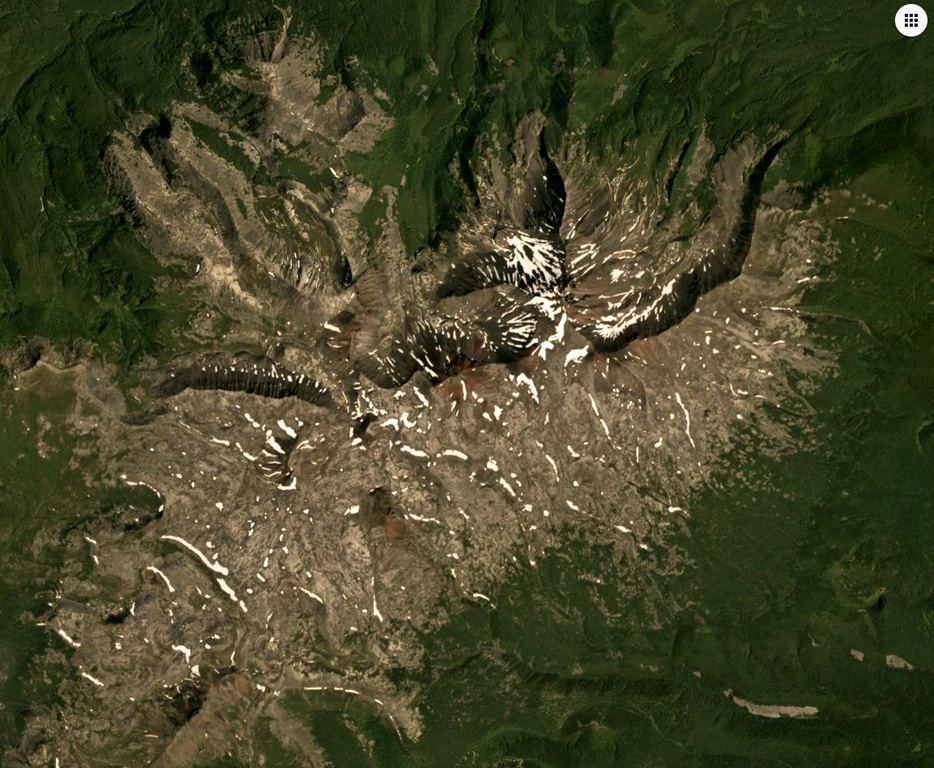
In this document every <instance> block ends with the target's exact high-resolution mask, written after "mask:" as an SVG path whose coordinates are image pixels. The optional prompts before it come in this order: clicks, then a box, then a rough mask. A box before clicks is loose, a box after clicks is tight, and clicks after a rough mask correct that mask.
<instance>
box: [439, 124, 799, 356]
mask: <svg viewBox="0 0 934 768" xmlns="http://www.w3.org/2000/svg"><path fill="white" fill-rule="evenodd" d="M536 133H537V134H538V136H537V137H536ZM536 138H537V139H538V140H537V141H536ZM517 143H520V144H522V143H524V144H525V149H524V150H521V151H519V152H517V153H516V156H517V164H516V168H515V169H514V170H513V172H512V173H511V174H510V176H511V179H512V183H513V188H512V189H511V190H509V191H510V193H511V194H509V196H508V198H507V199H504V196H503V195H499V196H498V199H497V197H493V196H491V198H492V199H488V200H486V201H484V206H483V210H482V211H481V212H480V214H479V215H478V216H477V220H476V221H475V222H474V223H473V225H472V226H471V227H469V228H468V231H467V232H466V233H463V234H462V235H461V243H462V247H463V248H464V251H465V252H464V254H463V256H462V257H460V258H458V259H456V260H455V261H454V262H453V263H451V264H450V265H449V266H448V267H447V269H446V271H445V272H444V274H443V276H442V278H441V280H440V285H439V288H438V292H439V295H441V296H450V295H467V294H470V293H472V292H474V291H477V290H481V289H484V288H490V287H494V286H503V285H511V286H514V287H515V288H517V289H519V290H520V291H522V292H523V293H525V294H527V295H528V297H529V302H528V304H529V305H530V306H536V307H537V308H538V309H539V310H540V311H543V312H544V313H545V314H547V315H549V316H552V317H554V316H555V314H556V313H557V312H558V311H559V309H563V310H565V311H566V312H567V314H568V317H569V319H570V321H571V322H572V324H573V325H574V326H575V327H576V328H577V329H578V330H579V331H580V332H581V333H582V334H583V335H584V336H586V337H587V339H588V340H589V341H590V342H591V343H592V344H593V345H594V347H595V349H597V350H599V351H601V352H612V351H617V350H620V349H622V348H623V347H625V346H626V345H627V344H629V343H630V342H632V341H635V340H636V339H644V338H648V337H651V336H657V335H659V334H660V333H663V332H664V331H666V330H667V329H669V328H671V327H672V326H674V325H675V324H677V323H678V322H680V321H681V320H683V319H684V318H685V317H686V316H687V315H688V314H690V312H691V311H692V310H693V308H694V306H695V305H696V303H697V300H698V298H699V297H700V296H702V295H703V294H705V293H707V292H709V291H711V290H713V289H714V288H716V287H717V286H718V285H722V284H723V283H725V282H728V281H729V280H733V279H734V278H736V277H737V276H738V275H739V274H740V272H741V271H742V268H743V264H744V262H745V260H746V256H747V255H748V253H749V248H750V245H751V243H752V236H753V230H754V227H755V221H756V213H757V211H758V208H759V203H760V198H761V191H762V181H763V178H764V177H765V173H766V172H767V171H768V169H769V167H770V166H771V164H772V162H773V161H774V160H775V157H776V155H777V153H778V150H779V148H780V146H781V143H782V142H776V143H775V144H773V145H772V146H770V147H769V148H768V149H766V150H764V151H760V152H758V153H754V151H753V150H752V149H751V143H750V142H747V143H745V144H744V145H742V146H740V147H739V148H737V149H734V150H732V151H730V152H728V153H727V154H726V155H725V156H724V157H723V159H722V160H721V161H720V163H719V164H718V165H717V166H716V167H715V168H714V171H713V177H714V180H715V181H716V184H717V187H718V189H717V193H718V205H717V208H716V209H715V210H714V212H713V214H712V215H711V216H710V218H709V219H708V220H707V221H706V223H705V224H704V226H703V227H702V228H700V229H699V230H698V231H696V232H694V233H692V234H691V235H688V236H677V237H676V233H677V232H678V230H679V225H680V222H678V221H672V220H670V219H668V220H665V219H663V218H662V216H661V214H662V213H663V211H662V210H660V208H661V206H659V209H658V210H652V208H651V207H648V206H645V205H644V204H643V205H641V206H640V205H639V203H644V202H645V200H646V198H645V197H643V199H642V200H641V201H640V200H639V199H638V198H637V195H638V193H639V192H640V191H642V190H640V186H641V185H640V180H639V179H638V178H633V177H632V176H631V175H630V176H627V174H626V173H625V172H624V173H623V174H621V175H620V176H619V177H618V178H612V177H607V176H605V175H602V176H601V177H599V178H597V179H596V180H591V181H589V182H588V181H580V182H578V183H572V185H571V191H570V193H568V192H567V191H566V188H565V184H564V182H563V180H562V177H561V173H560V171H559V169H558V167H557V166H556V165H555V163H554V162H553V161H552V159H551V158H550V157H549V155H548V152H547V149H546V148H545V144H544V134H543V127H542V124H541V120H540V119H536V118H535V117H534V116H533V117H530V118H529V119H528V120H527V121H526V122H525V125H524V126H523V128H522V129H520V132H519V135H518V136H517ZM536 146H537V151H533V149H532V148H534V147H536ZM680 160H683V153H682V157H681V158H679V161H680ZM669 186H670V185H669ZM669 191H670V190H669ZM659 221H661V222H663V223H658V222H659Z"/></svg>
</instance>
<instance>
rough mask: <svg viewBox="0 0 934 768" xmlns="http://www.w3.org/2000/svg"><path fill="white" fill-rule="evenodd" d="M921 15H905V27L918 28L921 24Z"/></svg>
mask: <svg viewBox="0 0 934 768" xmlns="http://www.w3.org/2000/svg"><path fill="white" fill-rule="evenodd" d="M918 16H919V14H917V13H906V14H905V26H906V27H918V26H920V22H919V21H918Z"/></svg>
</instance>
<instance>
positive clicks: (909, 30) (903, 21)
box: [895, 3, 928, 37]
mask: <svg viewBox="0 0 934 768" xmlns="http://www.w3.org/2000/svg"><path fill="white" fill-rule="evenodd" d="M927 25H928V15H927V13H925V12H924V8H922V7H921V6H920V5H915V4H914V3H908V5H903V6H902V7H901V8H899V9H898V13H896V14H895V27H896V29H898V31H899V32H901V33H902V34H903V35H904V36H905V37H917V36H918V35H920V34H921V33H922V32H924V29H925V27H927Z"/></svg>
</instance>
